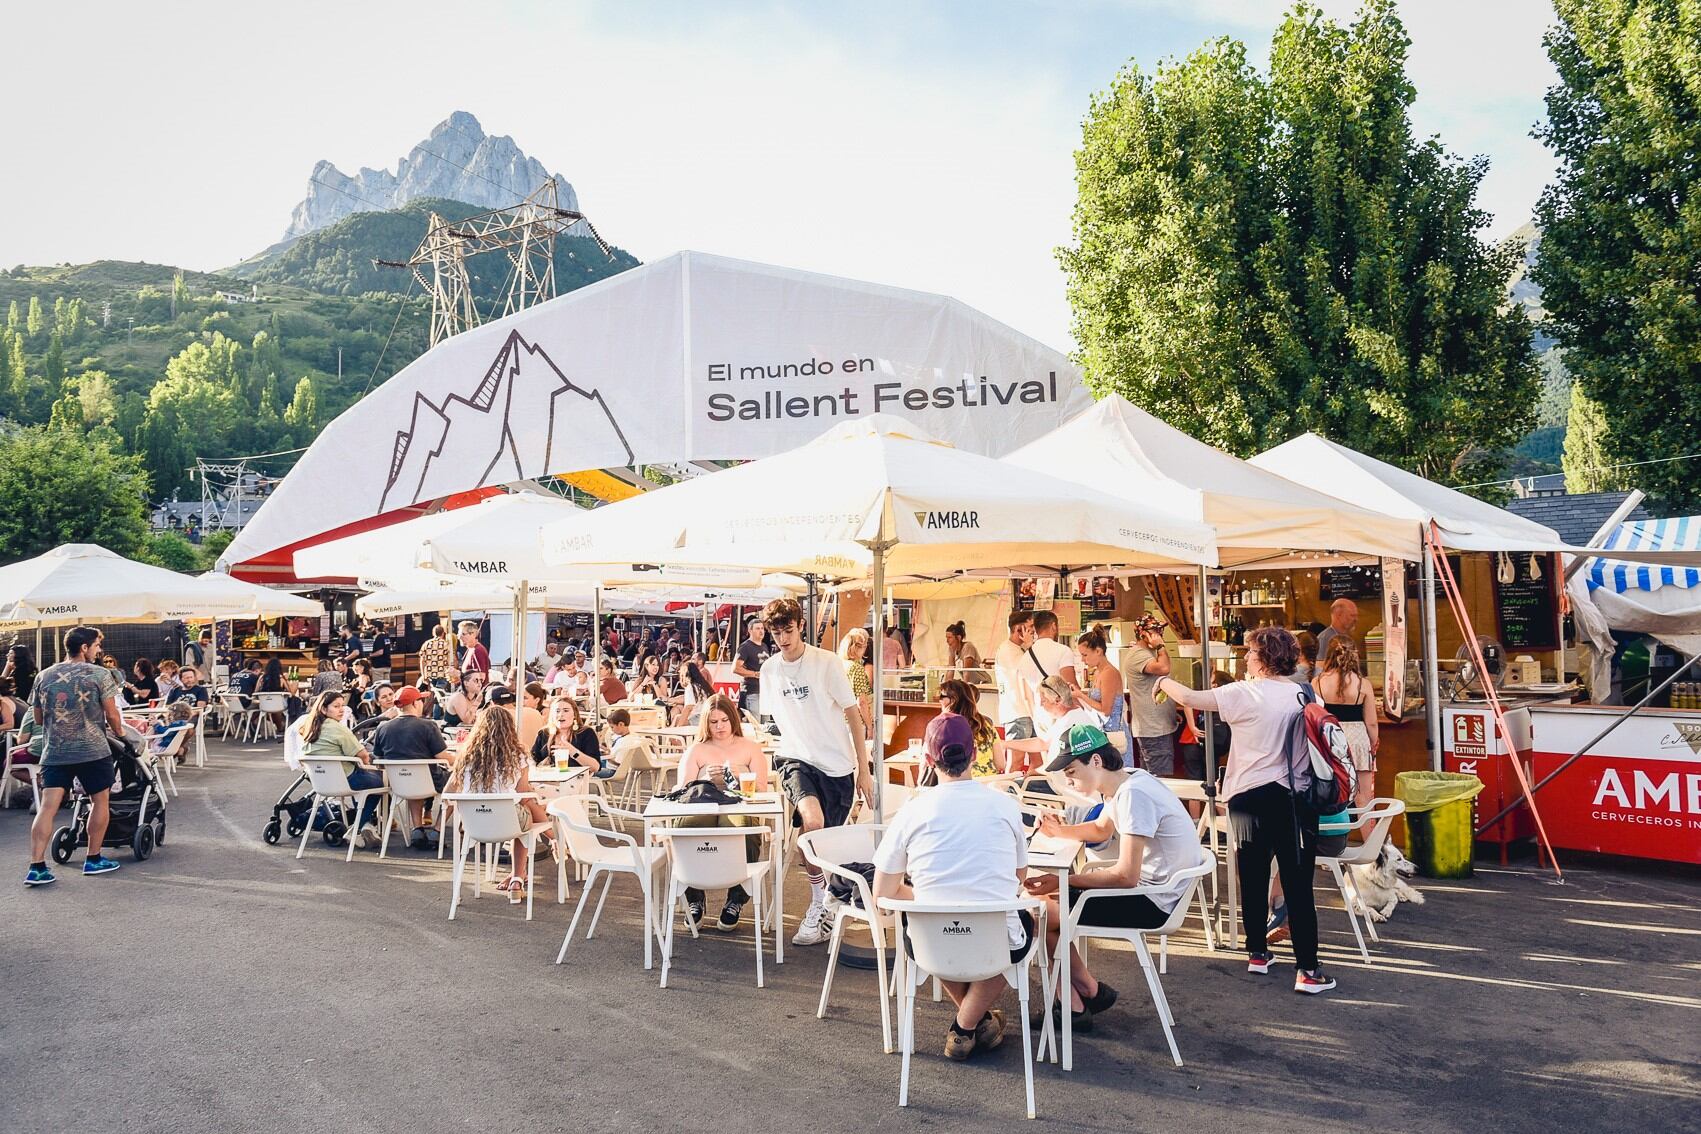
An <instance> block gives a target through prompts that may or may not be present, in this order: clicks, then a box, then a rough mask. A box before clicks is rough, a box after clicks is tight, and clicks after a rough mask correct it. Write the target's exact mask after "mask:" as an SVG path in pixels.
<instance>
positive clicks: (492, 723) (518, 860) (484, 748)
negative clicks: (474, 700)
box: [449, 674, 549, 905]
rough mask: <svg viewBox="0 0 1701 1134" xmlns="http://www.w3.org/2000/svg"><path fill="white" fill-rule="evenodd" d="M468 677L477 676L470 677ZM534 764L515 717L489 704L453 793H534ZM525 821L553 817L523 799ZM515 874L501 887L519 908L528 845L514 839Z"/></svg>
mask: <svg viewBox="0 0 1701 1134" xmlns="http://www.w3.org/2000/svg"><path fill="white" fill-rule="evenodd" d="M467 676H468V677H471V676H473V675H472V674H468V675H467ZM531 766H532V762H531V760H530V759H529V758H528V757H527V755H526V751H525V749H523V748H521V747H520V738H519V734H518V733H516V732H515V731H514V714H513V713H511V712H509V711H508V709H507V707H506V706H504V705H486V706H485V707H484V708H483V709H481V710H479V714H478V718H477V719H476V720H475V721H474V722H473V726H472V735H470V736H468V737H467V742H466V744H464V745H463V746H462V747H461V754H460V756H459V757H458V758H457V759H456V760H455V766H454V768H452V769H451V770H450V772H449V790H450V791H451V792H469V793H472V792H479V793H482V792H488V793H493V794H497V795H501V794H506V793H508V792H529V791H531V790H532V777H531ZM520 811H521V818H522V819H526V818H529V819H530V820H531V822H533V823H547V822H548V821H549V814H548V813H547V812H546V811H545V810H544V808H543V804H542V803H541V802H540V801H539V800H538V799H537V798H536V797H535V796H534V797H532V798H530V799H522V800H520ZM513 863H514V873H512V874H510V875H509V876H508V878H507V879H506V880H505V881H504V882H502V884H501V885H499V886H498V887H497V889H499V890H504V891H506V892H507V894H508V901H509V902H510V903H512V904H515V905H518V904H519V903H520V902H523V901H525V899H526V844H525V843H523V842H521V841H520V840H519V839H515V840H514V848H513Z"/></svg>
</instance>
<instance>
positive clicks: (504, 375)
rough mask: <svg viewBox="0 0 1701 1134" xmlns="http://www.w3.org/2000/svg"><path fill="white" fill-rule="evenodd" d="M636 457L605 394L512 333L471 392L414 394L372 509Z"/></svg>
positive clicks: (615, 464)
mask: <svg viewBox="0 0 1701 1134" xmlns="http://www.w3.org/2000/svg"><path fill="white" fill-rule="evenodd" d="M632 462H633V454H632V446H631V445H630V444H629V443H628V442H627V440H626V434H625V432H624V431H623V430H621V428H620V425H619V423H618V422H616V421H615V420H614V415H613V414H611V413H610V412H609V409H608V404H607V402H605V401H604V399H603V396H602V392H601V391H600V390H586V389H583V388H582V387H580V386H577V385H575V384H574V383H573V381H572V380H571V379H569V378H568V377H567V376H566V375H565V374H563V373H562V372H561V368H560V367H558V366H556V365H555V362H554V361H553V360H552V359H551V358H550V357H549V355H548V354H547V353H546V352H545V351H544V350H543V348H542V347H539V346H535V345H533V344H532V343H530V342H528V341H527V340H526V338H525V336H523V335H521V334H520V332H518V331H512V332H510V333H509V335H508V337H507V338H506V339H504V340H503V342H502V347H501V349H500V350H498V351H497V352H496V357H495V358H494V359H492V360H491V363H490V366H489V367H488V368H486V370H485V371H484V374H483V375H482V376H481V377H480V378H479V380H478V383H477V385H475V386H474V387H473V389H472V390H471V392H469V393H464V394H463V393H453V394H449V395H447V396H446V397H443V398H442V399H441V400H440V401H433V400H432V399H431V398H430V397H427V396H426V395H425V394H424V393H416V394H414V398H413V411H412V414H411V415H410V418H409V420H408V423H407V428H405V429H401V430H398V431H397V433H396V440H395V446H394V448H393V450H392V453H391V457H390V473H389V478H388V479H387V480H386V482H385V484H384V494H383V496H382V497H380V498H379V501H378V510H379V511H380V512H383V511H386V510H388V509H391V508H398V507H402V506H404V505H407V504H418V503H422V502H424V501H429V500H435V499H438V498H439V497H443V496H448V495H450V494H451V493H455V492H465V491H467V490H469V489H473V488H483V487H485V486H486V485H491V484H507V483H509V482H511V481H516V480H523V479H526V478H528V477H535V476H544V475H547V474H549V473H553V472H570V471H574V470H577V469H583V468H607V467H611V466H613V467H618V466H621V465H630V464H631V463H632Z"/></svg>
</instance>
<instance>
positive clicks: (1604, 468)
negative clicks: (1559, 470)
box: [1453, 453, 1701, 489]
mask: <svg viewBox="0 0 1701 1134" xmlns="http://www.w3.org/2000/svg"><path fill="white" fill-rule="evenodd" d="M1697 457H1701V453H1683V454H1681V455H1679V456H1676V457H1652V458H1650V459H1648V460H1646V461H1620V462H1619V463H1618V464H1616V465H1590V466H1589V467H1588V468H1586V469H1573V470H1572V471H1573V472H1610V471H1612V470H1613V469H1634V468H1640V467H1642V466H1643V465H1665V464H1670V463H1671V462H1673V461H1693V460H1694V459H1695V458H1697ZM1537 475H1538V476H1551V475H1553V474H1551V473H1538V474H1537ZM1529 479H1530V478H1529V477H1527V476H1509V477H1507V478H1506V479H1504V480H1482V481H1478V482H1477V483H1475V484H1457V485H1454V486H1453V487H1455V488H1461V489H1464V488H1492V487H1495V486H1497V485H1502V484H1517V483H1518V482H1520V481H1525V480H1529Z"/></svg>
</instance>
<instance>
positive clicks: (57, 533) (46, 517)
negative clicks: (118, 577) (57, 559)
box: [0, 426, 148, 563]
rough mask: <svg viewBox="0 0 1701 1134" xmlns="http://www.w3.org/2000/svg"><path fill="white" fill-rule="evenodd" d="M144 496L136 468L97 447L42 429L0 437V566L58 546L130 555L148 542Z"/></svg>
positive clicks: (107, 449) (3, 433)
mask: <svg viewBox="0 0 1701 1134" xmlns="http://www.w3.org/2000/svg"><path fill="white" fill-rule="evenodd" d="M147 489H148V484H147V476H146V474H145V473H143V472H142V468H141V463H140V462H139V461H138V460H137V459H136V458H134V457H130V456H126V455H123V454H121V453H118V452H115V451H114V450H113V449H112V448H111V447H110V446H108V445H106V444H105V443H103V442H101V441H99V440H89V439H85V438H82V437H80V436H79V437H67V436H66V435H65V434H64V433H62V432H59V431H56V430H53V429H50V428H47V427H43V426H36V427H27V428H13V429H10V430H5V431H0V499H3V500H5V501H6V507H5V508H3V509H0V560H3V561H5V562H8V563H10V562H13V561H14V560H18V559H25V558H28V557H30V556H33V555H40V554H41V553H42V552H44V551H47V550H49V549H51V548H54V547H57V546H58V545H60V544H62V543H98V544H100V545H101V546H102V547H105V548H108V549H110V550H112V551H116V552H118V553H119V554H120V555H129V554H133V553H134V552H135V551H137V550H138V549H139V548H140V547H141V545H142V542H143V540H144V538H145V537H146V535H147V520H146V512H145V510H144V509H145V506H144V500H145V499H146V496H147Z"/></svg>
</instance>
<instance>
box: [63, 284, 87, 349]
mask: <svg viewBox="0 0 1701 1134" xmlns="http://www.w3.org/2000/svg"><path fill="white" fill-rule="evenodd" d="M83 322H84V319H83V299H82V297H81V296H76V297H75V298H73V299H72V300H71V303H70V305H69V306H68V307H66V309H65V341H66V342H71V343H74V342H76V341H77V336H79V335H81V334H82V333H83Z"/></svg>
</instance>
